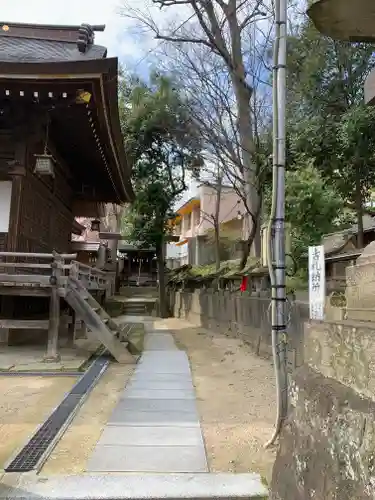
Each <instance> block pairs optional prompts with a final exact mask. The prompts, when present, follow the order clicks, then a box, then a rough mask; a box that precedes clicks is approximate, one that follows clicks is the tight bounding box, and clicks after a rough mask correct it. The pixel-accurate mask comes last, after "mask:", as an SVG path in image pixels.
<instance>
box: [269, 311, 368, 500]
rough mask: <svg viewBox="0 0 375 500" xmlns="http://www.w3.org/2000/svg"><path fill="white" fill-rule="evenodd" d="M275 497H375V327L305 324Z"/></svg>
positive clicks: (331, 499)
mask: <svg viewBox="0 0 375 500" xmlns="http://www.w3.org/2000/svg"><path fill="white" fill-rule="evenodd" d="M304 359H305V363H304V365H303V366H301V367H300V368H299V369H297V370H296V371H295V372H294V373H293V374H292V375H291V382H290V391H289V393H290V400H289V401H290V411H289V415H288V419H287V422H286V423H285V425H284V427H283V431H282V435H281V440H280V447H279V450H278V454H277V458H276V462H275V466H274V469H273V478H272V494H271V497H270V498H271V499H272V500H310V499H311V500H313V499H314V500H365V499H366V500H367V499H368V500H369V499H373V498H375V419H374V415H375V363H374V361H375V324H373V323H358V322H357V323H355V322H350V321H341V322H328V321H327V322H311V323H310V324H306V328H305V342H304Z"/></svg>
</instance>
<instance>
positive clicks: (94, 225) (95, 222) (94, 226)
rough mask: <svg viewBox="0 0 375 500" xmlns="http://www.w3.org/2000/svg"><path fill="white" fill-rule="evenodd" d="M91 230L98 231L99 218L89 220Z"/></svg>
mask: <svg viewBox="0 0 375 500" xmlns="http://www.w3.org/2000/svg"><path fill="white" fill-rule="evenodd" d="M91 231H100V220H98V219H94V220H92V221H91Z"/></svg>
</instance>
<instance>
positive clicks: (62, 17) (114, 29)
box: [0, 0, 176, 75]
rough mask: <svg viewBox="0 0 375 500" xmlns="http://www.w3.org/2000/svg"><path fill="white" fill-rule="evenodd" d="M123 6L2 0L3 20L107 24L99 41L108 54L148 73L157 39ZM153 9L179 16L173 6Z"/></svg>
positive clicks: (87, 0) (89, 0)
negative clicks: (138, 26) (128, 15)
mask: <svg viewBox="0 0 375 500" xmlns="http://www.w3.org/2000/svg"><path fill="white" fill-rule="evenodd" d="M128 3H130V4H133V5H136V6H137V8H140V9H147V8H148V7H149V6H150V3H151V1H150V0H128ZM123 6H124V2H123V1H122V0H0V23H1V24H2V23H5V22H12V21H13V22H25V23H39V24H74V25H80V24H82V23H88V24H105V25H106V29H105V31H104V33H96V35H95V43H98V44H100V45H104V46H105V47H107V48H108V56H109V57H111V56H112V57H113V56H117V57H118V58H119V60H120V62H121V63H122V64H125V65H126V66H127V67H128V69H129V70H132V69H137V71H138V72H140V73H141V74H142V73H144V74H145V75H147V74H148V70H149V67H150V66H151V65H152V53H151V54H148V53H149V51H150V49H152V47H154V46H155V44H156V42H155V41H154V39H153V37H152V35H151V34H145V33H142V35H139V30H137V29H136V26H135V25H134V22H132V21H130V20H129V19H126V18H125V17H124V16H121V14H120V11H121V9H122V8H123ZM152 10H153V15H155V16H156V18H157V19H159V20H160V19H162V20H163V21H166V22H168V19H170V18H171V17H173V18H175V17H176V13H175V12H172V11H170V9H168V11H166V12H164V11H163V12H162V13H161V12H160V10H159V9H152ZM137 31H138V36H137V35H136V32H137ZM145 56H147V57H145ZM141 60H142V61H141ZM140 61H141V62H140Z"/></svg>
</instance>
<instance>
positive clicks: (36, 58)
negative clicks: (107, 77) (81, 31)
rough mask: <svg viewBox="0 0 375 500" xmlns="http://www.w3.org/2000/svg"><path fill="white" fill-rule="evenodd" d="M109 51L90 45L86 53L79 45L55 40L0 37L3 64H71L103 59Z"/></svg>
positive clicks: (0, 53)
mask: <svg viewBox="0 0 375 500" xmlns="http://www.w3.org/2000/svg"><path fill="white" fill-rule="evenodd" d="M106 54H107V49H106V48H105V47H102V46H101V45H89V46H88V47H87V50H86V52H84V53H82V52H80V51H79V50H78V46H77V43H73V42H63V41H55V40H38V39H32V38H18V37H11V36H1V37H0V60H1V61H2V62H25V63H26V62H28V63H33V62H34V63H35V62H64V61H65V62H69V61H85V60H86V61H87V60H89V59H102V58H103V57H106Z"/></svg>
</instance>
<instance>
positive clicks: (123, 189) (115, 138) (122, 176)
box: [0, 58, 135, 203]
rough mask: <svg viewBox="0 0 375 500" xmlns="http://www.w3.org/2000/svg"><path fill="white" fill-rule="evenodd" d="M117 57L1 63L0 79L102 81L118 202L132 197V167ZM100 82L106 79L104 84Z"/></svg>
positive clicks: (129, 199)
mask: <svg viewBox="0 0 375 500" xmlns="http://www.w3.org/2000/svg"><path fill="white" fill-rule="evenodd" d="M117 74H118V61H117V58H106V59H91V60H87V61H68V62H67V61H64V62H37V63H34V62H33V63H25V62H23V63H22V62H0V78H3V79H9V80H14V79H16V78H25V79H27V78H33V79H37V80H43V79H47V78H48V79H54V78H59V79H63V78H66V79H71V78H72V77H74V76H75V77H77V78H87V79H90V78H91V79H99V80H100V81H101V82H102V83H101V90H102V95H101V97H100V98H101V100H102V104H103V107H104V109H105V110H106V111H107V108H108V109H109V111H110V113H109V119H108V120H107V126H108V135H109V141H110V143H111V144H112V146H113V147H112V148H111V149H112V153H113V158H112V161H111V163H112V165H116V170H117V172H116V173H117V177H118V180H119V183H118V185H117V186H116V187H117V190H118V197H119V200H118V202H121V203H126V202H131V201H133V200H134V196H135V195H134V191H133V188H132V185H131V181H130V177H131V167H130V165H129V164H128V162H127V159H126V154H125V149H124V145H123V139H122V133H121V125H120V116H119V109H118V97H117ZM103 82H106V83H105V84H104V83H103Z"/></svg>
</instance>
